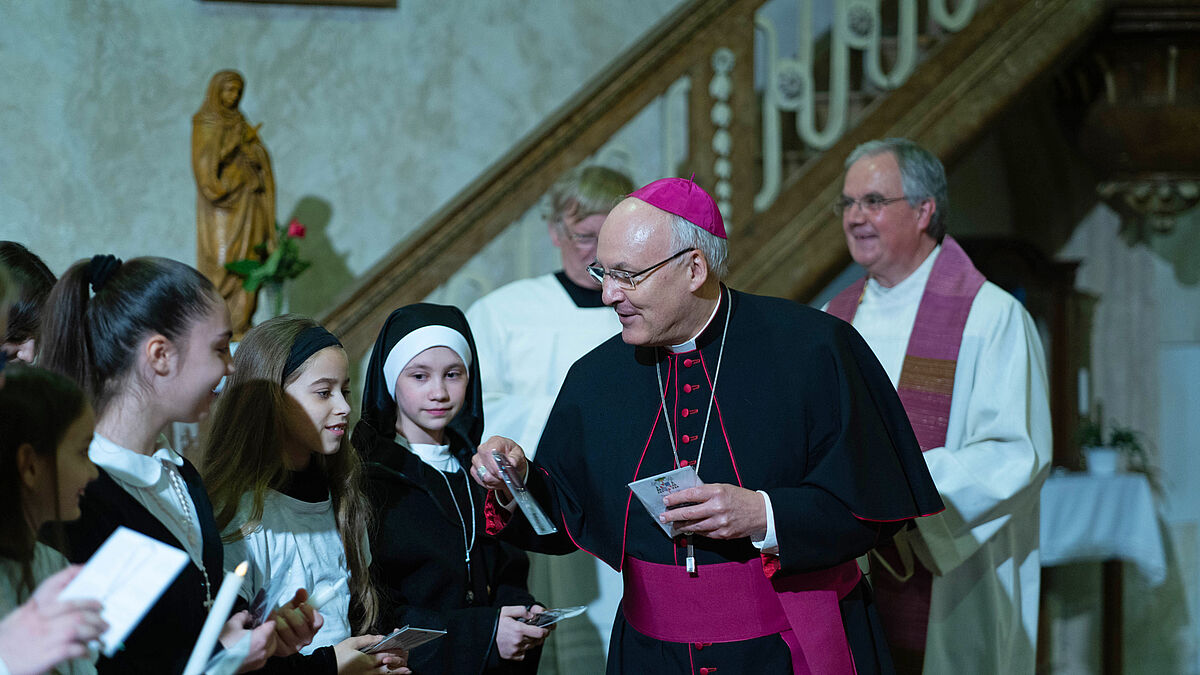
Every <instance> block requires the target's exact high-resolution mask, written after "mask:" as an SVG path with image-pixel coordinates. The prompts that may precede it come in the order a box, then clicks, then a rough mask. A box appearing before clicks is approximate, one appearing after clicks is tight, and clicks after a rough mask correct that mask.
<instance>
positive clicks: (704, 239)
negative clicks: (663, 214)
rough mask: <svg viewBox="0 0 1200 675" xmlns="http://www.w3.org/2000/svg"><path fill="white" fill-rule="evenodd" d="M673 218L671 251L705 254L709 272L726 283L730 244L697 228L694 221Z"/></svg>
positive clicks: (677, 217)
mask: <svg viewBox="0 0 1200 675" xmlns="http://www.w3.org/2000/svg"><path fill="white" fill-rule="evenodd" d="M670 216H671V251H672V252H675V251H682V250H683V249H687V248H694V249H696V250H698V251H700V252H701V253H703V254H704V259H705V260H707V261H708V272H709V274H713V275H715V276H716V277H717V281H724V280H725V276H726V275H728V274H729V242H728V241H726V240H724V239H722V238H720V237H718V236H717V235H715V234H713V233H711V232H709V231H707V230H702V229H700V228H699V227H696V225H695V224H694V223H692V221H690V220H688V219H687V218H684V217H683V216H677V215H675V214H674V213H672V214H670Z"/></svg>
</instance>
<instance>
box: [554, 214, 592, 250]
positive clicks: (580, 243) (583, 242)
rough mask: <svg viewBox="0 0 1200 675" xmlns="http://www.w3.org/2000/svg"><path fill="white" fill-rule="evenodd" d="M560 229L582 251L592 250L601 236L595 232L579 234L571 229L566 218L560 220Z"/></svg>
mask: <svg viewBox="0 0 1200 675" xmlns="http://www.w3.org/2000/svg"><path fill="white" fill-rule="evenodd" d="M558 225H559V230H560V231H561V232H562V233H563V235H564V236H565V237H566V238H567V239H569V240H570V241H571V243H572V244H573V245H574V246H575V248H577V249H579V250H580V251H590V250H594V249H595V248H596V242H597V240H599V237H598V236H596V235H594V234H579V233H577V232H573V231H572V230H571V226H570V225H568V224H567V221H566V219H565V218H563V219H560V220H559V221H558Z"/></svg>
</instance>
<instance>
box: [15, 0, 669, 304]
mask: <svg viewBox="0 0 1200 675" xmlns="http://www.w3.org/2000/svg"><path fill="white" fill-rule="evenodd" d="M679 2H680V0H602V1H601V0H596V1H592V2H562V1H561V0H520V1H518V0H504V1H500V0H488V1H484V0H399V2H398V5H399V6H398V7H397V8H396V9H388V10H377V9H345V8H330V7H311V6H287V5H259V4H242V3H238V2H228V3H213V2H201V1H199V0H104V1H103V2H81V1H74V0H39V1H37V2H28V1H22V0H0V81H2V82H3V91H4V93H5V96H4V101H3V103H2V104H0V147H2V148H3V152H2V153H0V238H4V239H16V240H19V241H22V242H24V243H26V244H27V245H29V246H30V247H31V248H32V249H33V250H34V251H35V252H37V253H38V254H40V255H41V256H42V257H43V258H44V259H45V260H46V261H47V263H48V264H49V265H50V266H51V268H52V269H54V270H55V271H56V272H61V271H62V270H64V269H65V268H66V267H67V265H69V264H70V262H71V261H73V260H76V259H78V258H81V257H84V256H88V255H91V254H93V253H96V252H101V251H111V252H113V253H116V254H118V255H120V256H122V257H131V256H135V255H143V254H155V255H165V256H170V257H174V258H178V259H180V260H184V261H187V262H193V261H194V259H195V184H194V182H193V179H192V172H191V166H190V134H191V116H192V114H193V113H194V112H195V111H196V109H197V108H198V107H199V105H200V102H201V100H202V98H203V95H204V89H205V86H206V85H207V83H208V79H209V77H210V76H211V75H212V73H214V72H215V71H217V70H220V69H222V68H235V69H237V70H239V71H241V72H242V73H243V74H244V75H245V76H246V79H247V88H246V93H245V96H244V98H243V100H242V104H241V109H242V111H243V113H244V114H245V115H246V117H247V119H248V120H249V121H250V122H251V123H258V122H262V123H263V128H262V131H261V135H262V138H263V139H264V141H265V142H266V144H267V147H268V148H269V150H270V151H271V154H272V159H273V162H274V168H275V178H276V183H277V186H278V212H279V217H280V219H286V218H288V217H289V216H291V215H292V214H294V213H298V214H299V215H300V216H301V219H302V220H304V221H305V222H306V223H307V224H308V225H309V226H310V235H309V239H308V240H307V241H306V242H304V247H303V252H304V254H305V255H307V256H309V257H312V258H315V259H316V260H317V265H316V266H315V267H314V270H313V271H312V272H311V273H310V274H308V275H306V278H305V279H303V281H302V282H301V284H299V285H298V287H297V289H296V290H297V292H295V293H293V294H292V298H291V300H292V302H291V308H292V309H293V310H296V311H303V312H312V313H317V312H320V311H321V310H323V309H325V308H326V307H327V306H328V305H329V303H330V301H331V300H332V298H333V297H334V296H335V295H336V293H337V292H338V291H339V290H340V289H341V288H342V287H344V286H345V285H346V284H347V283H349V281H350V280H351V279H352V278H353V277H354V276H357V275H359V274H361V273H362V272H363V271H365V270H366V269H367V268H369V267H370V266H371V264H372V263H374V262H375V261H376V260H377V259H378V258H379V257H380V256H381V255H382V254H383V253H385V252H386V251H387V250H388V249H389V248H390V247H391V246H392V245H393V244H394V243H395V242H397V241H399V240H400V239H402V238H403V237H404V236H405V235H406V234H407V233H408V232H410V231H412V230H413V229H414V228H416V227H417V226H418V225H420V224H421V223H422V221H423V220H424V219H425V218H427V217H428V216H429V215H430V214H431V213H433V212H434V211H435V210H436V209H437V208H438V207H439V206H440V205H442V204H443V203H445V202H446V201H447V200H448V199H450V198H451V197H452V196H454V195H455V194H456V193H457V192H458V191H459V190H460V189H462V187H463V186H464V185H466V184H467V183H469V182H470V181H471V180H472V179H473V178H474V177H475V176H477V175H478V174H479V173H481V172H482V171H483V170H484V169H485V168H486V167H487V166H488V165H489V164H490V163H492V162H494V161H495V160H496V159H498V158H499V157H500V156H501V155H502V154H503V153H504V152H505V151H506V150H507V149H508V148H510V147H511V146H512V144H513V143H514V142H515V140H516V139H517V138H519V137H521V136H522V135H524V134H526V133H528V132H529V131H530V130H532V129H533V128H534V127H535V126H536V125H537V124H538V123H539V122H541V121H542V120H543V119H544V118H545V117H546V116H547V115H549V114H550V113H551V112H553V111H554V110H555V109H556V108H557V107H559V106H560V105H562V104H563V103H565V102H566V101H567V100H569V98H570V97H571V96H572V95H573V94H574V93H575V92H576V91H577V90H578V89H579V87H580V86H582V84H583V83H584V82H586V81H587V79H588V78H590V77H591V76H593V75H594V74H595V73H597V72H598V71H599V70H601V69H602V68H603V67H604V66H605V65H606V64H607V63H608V62H610V61H611V60H612V59H613V58H615V57H616V56H618V55H619V54H621V53H622V52H623V51H624V50H625V49H626V48H628V46H630V45H632V44H633V43H634V42H636V40H637V39H638V38H639V37H640V36H641V35H642V34H643V33H644V32H645V31H646V30H647V29H648V28H650V27H651V26H653V25H654V24H655V23H656V22H657V21H658V20H659V19H661V18H662V17H663V16H664V15H665V14H667V13H668V12H669V11H670V10H671V9H672V8H673V7H675V6H676V5H678V4H679Z"/></svg>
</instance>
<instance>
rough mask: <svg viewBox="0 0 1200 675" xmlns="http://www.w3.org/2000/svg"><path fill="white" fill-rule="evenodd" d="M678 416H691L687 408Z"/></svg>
mask: <svg viewBox="0 0 1200 675" xmlns="http://www.w3.org/2000/svg"><path fill="white" fill-rule="evenodd" d="M679 414H680V415H683V416H684V417H687V416H688V415H690V414H692V411H690V410H688V409H687V408H684V409H683V412H681V413H679Z"/></svg>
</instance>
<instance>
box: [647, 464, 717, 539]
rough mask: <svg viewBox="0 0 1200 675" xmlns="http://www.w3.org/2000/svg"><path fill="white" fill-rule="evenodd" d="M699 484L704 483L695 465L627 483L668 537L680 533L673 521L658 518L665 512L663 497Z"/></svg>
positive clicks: (673, 536)
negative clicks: (667, 521) (665, 521)
mask: <svg viewBox="0 0 1200 675" xmlns="http://www.w3.org/2000/svg"><path fill="white" fill-rule="evenodd" d="M701 485H704V483H703V482H701V481H700V476H698V475H697V474H696V467H694V466H685V467H680V468H678V469H673V470H671V471H667V472H666V473H660V474H658V475H657V476H650V477H649V478H643V479H641V480H635V481H634V482H632V483H630V484H629V489H630V490H633V494H635V495H637V498H638V501H640V502H641V503H642V506H645V507H646V510H647V511H649V512H650V517H651V518H653V519H654V522H655V524H656V525H658V526H659V527H661V528H662V531H663V532H666V533H667V536H668V537H671V538H675V537H676V536H678V535H680V534H682V532H681V531H680V530H678V529H677V528H676V527H675V523H664V522H661V521H659V519H658V517H659V516H661V515H662V514H664V513H666V512H667V507H666V505H665V504H663V497H666V496H667V495H669V494H672V493H675V492H679V491H680V490H686V489H688V488H694V487H700V486H701ZM680 506H682V504H681V505H680Z"/></svg>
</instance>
